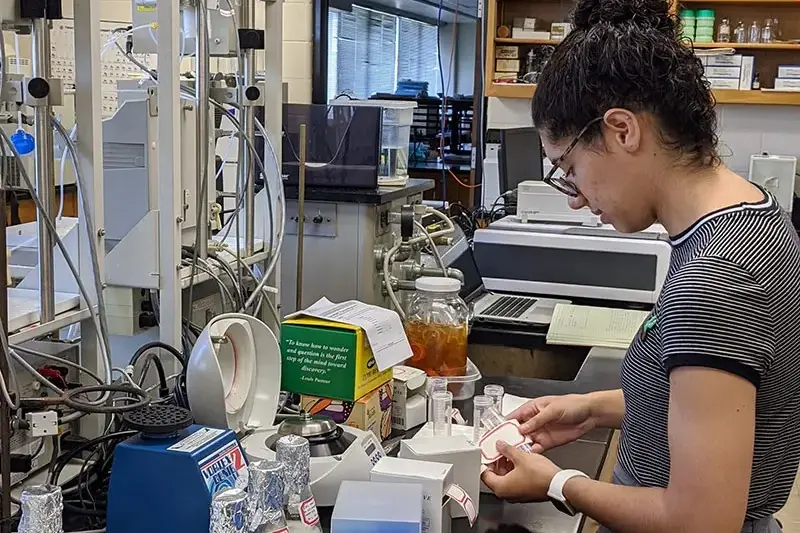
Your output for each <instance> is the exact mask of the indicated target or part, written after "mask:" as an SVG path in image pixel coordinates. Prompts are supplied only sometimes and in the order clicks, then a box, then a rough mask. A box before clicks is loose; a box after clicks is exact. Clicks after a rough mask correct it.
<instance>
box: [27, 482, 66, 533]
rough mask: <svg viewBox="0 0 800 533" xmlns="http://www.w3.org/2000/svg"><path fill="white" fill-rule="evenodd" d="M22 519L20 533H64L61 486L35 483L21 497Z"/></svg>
mask: <svg viewBox="0 0 800 533" xmlns="http://www.w3.org/2000/svg"><path fill="white" fill-rule="evenodd" d="M20 506H21V507H22V520H21V521H20V523H19V529H18V531H19V533H63V531H64V528H63V526H62V515H63V513H64V500H63V498H62V496H61V487H57V486H53V485H34V486H32V487H28V488H27V489H25V490H24V491H23V492H22V495H21V497H20Z"/></svg>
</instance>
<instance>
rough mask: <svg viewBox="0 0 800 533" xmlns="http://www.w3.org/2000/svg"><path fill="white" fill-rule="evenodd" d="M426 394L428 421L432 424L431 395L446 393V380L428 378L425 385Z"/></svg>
mask: <svg viewBox="0 0 800 533" xmlns="http://www.w3.org/2000/svg"><path fill="white" fill-rule="evenodd" d="M425 388H426V392H427V394H428V420H430V421H431V422H433V394H434V393H435V392H446V391H447V378H431V377H429V378H428V381H427V383H426V384H425Z"/></svg>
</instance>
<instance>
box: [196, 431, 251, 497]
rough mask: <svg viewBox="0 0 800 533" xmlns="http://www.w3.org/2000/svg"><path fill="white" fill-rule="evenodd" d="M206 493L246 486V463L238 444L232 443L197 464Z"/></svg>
mask: <svg viewBox="0 0 800 533" xmlns="http://www.w3.org/2000/svg"><path fill="white" fill-rule="evenodd" d="M199 466H200V472H201V473H202V474H203V480H205V482H206V487H208V492H209V493H210V494H212V495H213V494H216V493H217V492H219V491H220V490H222V489H233V488H242V487H243V486H246V485H247V463H246V462H245V460H244V453H243V452H242V449H241V448H240V447H239V443H238V442H236V441H234V442H231V443H230V444H228V445H226V446H225V447H223V448H221V449H219V450H217V451H215V452H214V453H212V454H211V455H209V456H208V457H206V458H205V459H203V460H202V461H200V463H199Z"/></svg>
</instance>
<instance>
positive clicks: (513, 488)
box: [481, 442, 561, 502]
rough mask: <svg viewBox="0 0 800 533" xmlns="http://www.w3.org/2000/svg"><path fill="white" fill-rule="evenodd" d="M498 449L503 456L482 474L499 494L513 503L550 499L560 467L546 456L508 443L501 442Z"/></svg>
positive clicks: (486, 483)
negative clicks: (548, 491)
mask: <svg viewBox="0 0 800 533" xmlns="http://www.w3.org/2000/svg"><path fill="white" fill-rule="evenodd" d="M497 451H498V452H500V453H501V454H503V457H501V458H500V460H498V461H497V462H496V463H494V464H492V465H491V466H489V469H488V470H486V471H485V472H484V473H483V475H482V476H481V479H482V480H483V482H484V484H485V485H486V486H487V487H489V489H490V490H491V491H492V492H493V493H494V494H495V496H497V497H498V498H502V499H504V500H508V501H512V502H543V501H547V500H548V497H547V490H548V489H549V488H550V482H551V481H552V480H553V476H555V475H556V473H557V472H558V471H559V470H561V469H560V468H558V467H557V466H556V465H555V464H554V463H553V462H552V461H551V460H550V459H548V458H547V457H545V456H543V455H540V454H538V453H526V452H522V451H520V450H518V449H517V448H515V447H513V446H509V445H508V444H506V443H505V442H499V443H497Z"/></svg>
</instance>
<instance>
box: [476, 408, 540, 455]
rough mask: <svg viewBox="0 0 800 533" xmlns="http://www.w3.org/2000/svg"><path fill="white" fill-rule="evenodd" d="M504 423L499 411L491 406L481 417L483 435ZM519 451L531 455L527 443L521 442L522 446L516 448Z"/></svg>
mask: <svg viewBox="0 0 800 533" xmlns="http://www.w3.org/2000/svg"><path fill="white" fill-rule="evenodd" d="M505 421H506V417H504V416H503V415H501V414H500V411H498V410H497V407H495V406H492V407H490V408H489V409H487V410H486V411H485V412H484V413H483V416H482V417H481V422H482V424H481V425H482V426H483V431H484V433H485V432H486V431H489V430H490V429H492V428H495V427H497V426H499V425H500V424H502V423H503V422H505ZM517 449H518V450H519V451H522V452H525V453H533V447H532V446H531V444H530V443H529V442H523V443H522V444H520V445H518V446H517Z"/></svg>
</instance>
